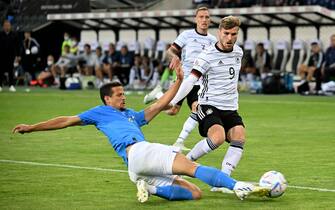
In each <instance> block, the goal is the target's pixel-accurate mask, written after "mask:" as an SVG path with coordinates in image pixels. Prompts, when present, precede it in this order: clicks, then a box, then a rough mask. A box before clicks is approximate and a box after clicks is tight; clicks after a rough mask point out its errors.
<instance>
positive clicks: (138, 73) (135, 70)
mask: <svg viewBox="0 0 335 210" xmlns="http://www.w3.org/2000/svg"><path fill="white" fill-rule="evenodd" d="M148 79H150V78H149V77H148V74H147V72H146V70H145V69H144V68H143V66H142V60H141V57H140V56H138V55H136V56H135V57H134V65H133V66H132V67H131V69H130V74H129V83H128V85H127V88H129V89H144V88H145V87H146V86H147V83H148Z"/></svg>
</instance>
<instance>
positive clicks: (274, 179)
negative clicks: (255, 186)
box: [259, 171, 287, 198]
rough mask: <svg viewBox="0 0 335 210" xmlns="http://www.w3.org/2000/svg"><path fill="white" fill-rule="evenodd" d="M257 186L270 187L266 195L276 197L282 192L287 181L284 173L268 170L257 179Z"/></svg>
mask: <svg viewBox="0 0 335 210" xmlns="http://www.w3.org/2000/svg"><path fill="white" fill-rule="evenodd" d="M259 186H261V187H268V188H270V189H271V190H270V192H269V194H268V195H267V196H268V197H270V198H277V197H279V196H281V195H283V194H284V192H285V190H286V188H287V181H286V179H285V177H284V175H283V174H282V173H280V172H278V171H268V172H266V173H265V174H263V176H262V177H261V179H260V180H259Z"/></svg>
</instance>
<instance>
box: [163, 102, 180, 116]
mask: <svg viewBox="0 0 335 210" xmlns="http://www.w3.org/2000/svg"><path fill="white" fill-rule="evenodd" d="M169 105H170V109H168V110H166V111H165V113H166V114H168V115H171V116H174V115H176V114H177V113H178V111H179V107H178V106H177V105H174V106H172V105H171V104H169Z"/></svg>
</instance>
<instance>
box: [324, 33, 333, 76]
mask: <svg viewBox="0 0 335 210" xmlns="http://www.w3.org/2000/svg"><path fill="white" fill-rule="evenodd" d="M331 77H335V34H333V35H331V37H330V46H329V47H328V49H327V51H326V53H325V63H324V69H323V81H324V82H329V81H330V80H331Z"/></svg>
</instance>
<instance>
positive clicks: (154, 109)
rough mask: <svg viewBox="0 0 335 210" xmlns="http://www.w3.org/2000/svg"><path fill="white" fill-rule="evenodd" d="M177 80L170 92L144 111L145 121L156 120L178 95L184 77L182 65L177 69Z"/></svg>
mask: <svg viewBox="0 0 335 210" xmlns="http://www.w3.org/2000/svg"><path fill="white" fill-rule="evenodd" d="M175 71H176V75H177V79H176V81H175V83H174V84H173V85H172V86H171V87H170V89H169V90H168V91H166V92H165V93H164V95H163V96H162V97H161V98H160V99H159V100H157V101H156V102H155V103H153V104H152V105H150V106H149V107H147V108H146V109H145V110H144V114H145V119H146V120H147V121H148V122H149V121H150V120H152V118H154V117H155V116H156V115H157V114H158V113H159V112H161V111H162V110H165V109H166V106H168V105H169V103H170V101H171V100H172V99H173V97H174V96H175V95H176V93H177V91H178V89H179V87H180V85H181V83H182V81H183V77H184V73H183V70H182V68H181V65H179V66H178V68H176V69H175Z"/></svg>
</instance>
